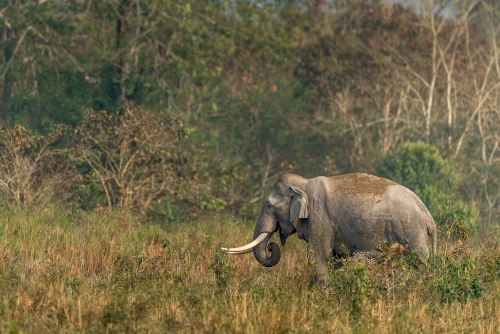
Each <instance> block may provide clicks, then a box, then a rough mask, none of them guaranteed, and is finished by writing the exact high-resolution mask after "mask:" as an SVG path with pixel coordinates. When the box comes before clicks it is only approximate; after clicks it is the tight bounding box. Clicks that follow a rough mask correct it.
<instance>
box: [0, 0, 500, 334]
mask: <svg viewBox="0 0 500 334" xmlns="http://www.w3.org/2000/svg"><path fill="white" fill-rule="evenodd" d="M389 3H390V1H387V2H386V1H377V0H357V1H343V0H332V1H328V0H317V1H305V0H276V1H265V0H263V1H246V0H223V1H220V0H160V1H151V0H136V1H132V0H107V1H91V0H74V1H39V0H37V1H34V0H26V1H20V0H13V1H3V2H1V1H0V46H1V49H2V50H3V52H2V53H0V124H1V125H0V205H1V206H2V208H3V210H2V215H3V216H1V217H0V226H3V228H1V229H0V240H1V242H0V289H1V292H2V293H1V295H2V296H6V297H4V299H2V302H1V303H2V304H1V305H0V315H2V316H1V318H2V319H7V320H1V321H2V322H1V323H0V329H1V330H3V331H7V332H8V331H12V332H16V331H17V330H18V329H19V330H21V331H24V330H26V331H40V330H42V331H43V330H45V331H50V330H51V329H53V326H58V327H57V328H58V329H59V330H60V331H71V330H77V331H78V330H84V331H86V330H88V331H100V330H102V329H103V328H105V329H106V330H108V331H113V330H116V331H118V332H122V331H130V330H136V331H147V330H148V328H146V327H145V326H146V324H149V323H150V322H151V323H153V324H154V326H156V327H154V329H152V331H159V332H161V331H163V330H165V326H167V327H169V326H170V328H174V329H175V330H178V331H207V332H210V331H225V332H235V331H238V332H252V331H254V330H256V331H261V332H269V331H271V332H272V331H274V332H276V331H283V332H286V331H287V330H288V331H294V330H298V331H308V330H312V329H313V328H315V329H319V330H332V329H331V328H333V327H328V326H334V327H335V326H340V327H338V328H343V330H344V331H351V330H361V331H363V330H366V331H369V332H372V331H374V330H375V329H377V328H379V329H380V331H381V332H385V330H392V331H394V332H402V331H407V329H408V328H409V327H408V328H407V327H404V326H410V325H409V324H410V323H412V322H411V321H410V320H409V319H414V318H415V317H416V318H417V319H421V320H416V321H417V322H416V323H413V324H415V326H417V327H418V326H420V327H418V328H421V331H424V332H425V331H431V330H433V331H438V330H443V331H449V332H453V331H456V330H457V329H458V328H460V327H459V326H461V325H460V324H462V325H463V326H465V327H464V328H470V329H471V330H477V329H479V330H481V331H483V332H494V331H497V330H498V328H496V327H488V326H489V324H488V323H487V322H486V321H483V319H485V317H495V319H496V318H497V317H498V314H497V313H498V310H497V309H496V307H495V305H496V304H494V303H493V301H494V300H495V298H496V296H497V295H498V294H499V292H498V291H500V290H499V288H498V286H497V284H496V283H495V278H496V277H497V276H496V275H498V272H499V271H498V268H497V266H498V263H500V254H499V251H498V245H497V241H498V240H497V239H498V238H497V237H498V236H496V234H495V233H496V232H495V231H496V230H495V228H496V226H497V224H498V222H497V212H498V210H499V205H500V203H498V200H499V197H500V168H499V166H498V162H499V158H500V134H499V133H498V131H497V130H498V125H499V124H500V117H499V116H500V114H499V109H498V108H499V103H500V102H499V98H500V40H499V39H500V3H498V1H494V0H421V1H411V2H410V3H411V5H406V4H405V3H404V1H400V2H398V3H397V4H389ZM285 172H295V173H298V174H301V175H303V176H305V177H312V176H317V175H338V174H342V173H348V172H368V173H373V174H377V175H381V176H384V177H387V178H390V179H393V180H395V181H397V182H399V183H401V184H404V185H405V186H407V187H409V188H411V189H412V190H413V191H415V192H416V193H417V194H418V195H419V196H420V197H421V198H422V200H423V201H424V202H425V204H426V205H427V206H428V207H429V210H430V211H431V213H432V214H433V216H434V218H435V220H436V222H437V224H438V229H439V230H440V232H441V233H440V238H441V243H442V245H443V246H442V247H441V249H440V252H439V256H438V257H437V258H436V259H435V260H432V261H431V262H430V263H429V264H428V265H425V266H421V265H418V266H419V267H420V269H419V270H415V269H411V268H413V267H412V264H413V263H411V261H412V260H411V259H412V257H411V256H410V257H409V258H406V259H402V258H399V257H397V258H392V257H391V256H389V255H387V254H388V253H390V250H389V248H387V247H388V246H387V247H386V248H385V250H382V253H384V254H385V255H384V256H389V260H388V261H385V262H383V263H382V264H374V263H368V264H367V263H362V262H359V261H358V260H356V259H348V263H347V264H346V266H345V268H344V269H343V271H341V272H336V273H334V274H332V277H333V276H335V277H338V278H339V280H335V281H334V280H332V282H330V284H329V285H328V286H327V287H326V289H327V293H326V295H327V296H328V298H326V299H325V298H323V296H325V291H323V292H319V291H309V290H307V289H306V285H307V284H306V283H305V282H306V281H307V280H308V272H307V270H308V269H307V268H308V267H307V265H306V263H305V259H303V255H304V254H303V252H302V251H299V250H297V249H303V248H300V247H299V248H297V249H296V250H295V251H290V253H288V252H287V254H286V255H287V260H286V261H287V262H285V263H284V264H283V265H281V264H280V266H281V267H280V268H275V269H272V271H271V272H270V273H268V272H267V271H265V270H264V269H263V268H259V267H258V266H257V265H256V264H255V263H253V262H251V261H252V259H250V258H249V257H246V258H241V259H238V260H237V261H239V262H237V263H238V266H237V268H236V267H235V264H234V259H231V260H229V259H227V258H226V257H224V256H222V255H221V254H215V253H214V249H215V248H216V245H217V244H218V243H219V242H222V241H224V242H228V241H231V242H232V245H236V244H243V243H245V241H247V240H248V238H249V236H250V235H251V226H250V225H251V224H250V222H251V221H253V220H254V219H255V217H256V214H257V212H258V210H259V207H260V205H259V202H260V201H261V200H262V199H263V197H264V196H265V194H266V193H267V192H268V191H269V189H270V188H271V186H272V184H273V183H274V182H275V181H276V179H277V177H278V176H279V175H280V174H282V173H285ZM60 212H64V214H61V213H60ZM18 217H20V218H18ZM52 221H54V222H52ZM102 221H105V222H106V223H103V222H102ZM233 221H236V222H244V223H242V224H236V225H235V224H233V223H231V222H233ZM42 231H43V232H42ZM172 233H173V234H172ZM171 234H172V235H174V237H170V236H169V235H171ZM81 235H85V236H86V237H85V238H83V237H82V236H81ZM160 239H162V240H163V239H167V240H169V242H166V243H165V245H164V246H165V248H164V249H162V248H161V247H160V246H159V245H160V244H161V242H160ZM54 240H55V241H54ZM118 240H119V242H121V243H122V245H120V246H116V247H117V248H113V247H114V246H113V245H115V243H117V242H118ZM174 240H178V241H174ZM233 242H234V243H233ZM454 242H458V243H457V245H455V244H454ZM167 244H169V245H168V246H167ZM33 245H37V246H40V245H41V246H40V247H41V248H40V249H38V247H34V248H33V247H32V246H33ZM471 245H472V246H471ZM192 246H195V247H196V248H197V249H198V251H196V252H194V253H191V251H187V249H188V248H189V247H192ZM30 247H31V248H30ZM287 247H288V246H287ZM470 247H472V248H470ZM290 248H292V249H293V248H295V246H292V247H290ZM186 254H188V255H186ZM185 255H186V256H188V258H184V256H185ZM181 257H182V259H181ZM61 259H63V260H61ZM59 260H61V261H59ZM181 260H182V261H181ZM58 261H59V262H58ZM75 261H76V262H75ZM78 261H80V262H78ZM92 261H94V262H92ZM106 261H107V262H106ZM155 261H159V262H155ZM228 261H229V262H228ZM405 261H407V262H405ZM408 261H410V262H408ZM57 263H59V264H57ZM72 263H73V264H72ZM76 263H79V264H78V265H79V266H80V267H78V268H77V267H75V266H78V265H77V264H76ZM210 263H212V265H211V266H210V267H209V264H210ZM401 268H404V269H401ZM395 271H397V274H396V272H395ZM422 271H423V273H422ZM214 272H215V276H214ZM462 272H463V273H464V274H462ZM457 273H459V274H457ZM454 275H458V276H456V277H455V276H454ZM424 276H427V278H426V279H419V277H424ZM214 277H215V281H214ZM390 280H392V281H391V282H389V281H390ZM68 282H69V283H68ZM283 282H287V283H286V284H284V283H283ZM282 283H283V285H281V284H282ZM339 284H340V285H339ZM387 284H392V285H391V286H392V288H387V287H385V288H384V286H388V285H387ZM269 286H274V287H275V288H270V287H269ZM285 286H287V287H285ZM396 286H397V287H398V288H397V289H396ZM402 286H405V287H406V289H401V287H402ZM199 289H201V290H199ZM198 291H200V292H199V293H198ZM485 292H486V293H485ZM219 296H223V297H221V298H219ZM277 296H282V298H283V299H280V300H276V301H273V300H275V299H276V298H275V297H277ZM471 298H481V299H480V301H477V300H476V301H474V302H475V303H480V304H481V305H482V307H483V306H484V308H482V311H481V312H483V313H484V314H481V315H479V314H477V313H474V314H473V311H475V309H473V308H472V305H473V304H472V303H471V302H470V299H471ZM301 299H307V300H308V303H306V304H307V305H309V306H308V307H306V306H305V304H304V303H299V301H300V300H301ZM427 300H430V302H428V301H427ZM424 302H425V303H426V305H427V306H426V307H421V305H422V303H424ZM214 303H215V306H214V307H213V308H211V307H210V305H211V304H214ZM443 303H445V304H446V303H463V304H462V305H461V306H460V307H461V311H460V312H462V313H460V312H459V313H453V311H452V310H453V306H448V305H447V304H446V306H443ZM311 305H312V306H311ZM247 307H252V308H253V312H248V313H244V314H245V316H244V317H243V318H242V317H241V316H240V317H238V316H237V315H236V313H234V312H236V310H239V311H242V310H246V309H247ZM285 307H291V308H292V309H294V310H295V312H299V313H300V314H306V315H308V316H306V315H304V318H301V319H302V320H300V321H299V320H297V319H295V318H294V317H292V318H287V317H288V316H289V315H287V313H285ZM400 307H403V308H400ZM228 308H229V309H230V310H231V312H232V313H228V315H227V318H226V316H223V315H224V314H225V313H224V312H223V310H226V309H228ZM240 308H243V309H240ZM433 309H439V311H432V310H433ZM165 310H166V311H165ZM191 310H193V311H191ZM239 311H238V312H239ZM37 312H38V313H37ZM190 312H195V313H190ZM196 312H198V313H196ZM377 312H378V313H377ZM311 315H313V316H314V319H313V318H311ZM339 315H340V316H339ZM38 316H40V318H39V319H42V320H39V321H38V320H35V319H37V317H38ZM389 318H391V319H396V320H394V321H395V322H394V323H392V324H391V323H390V322H389V323H387V319H389ZM146 319H147V320H148V321H146ZM234 319H237V321H236V320H234ZM259 319H261V320H262V322H259ZM322 319H323V320H322ZM326 319H329V321H326ZM332 319H333V320H332ZM335 319H336V320H335ZM405 319H406V320H405ZM451 319H454V320H453V321H455V322H453V321H452V320H451ZM467 319H468V320H467ZM357 324H362V325H359V326H358V325H357ZM381 324H384V325H386V324H387V326H389V327H383V326H381ZM1 326H3V327H1ZM162 326H163V327H162ZM269 326H271V327H269ZM325 326H326V327H325ZM360 326H361V327H360ZM398 326H403V327H398ZM412 326H413V325H412ZM412 328H413V327H412ZM339 330H340V329H339ZM340 331H342V330H340Z"/></svg>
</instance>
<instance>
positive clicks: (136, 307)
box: [0, 209, 500, 333]
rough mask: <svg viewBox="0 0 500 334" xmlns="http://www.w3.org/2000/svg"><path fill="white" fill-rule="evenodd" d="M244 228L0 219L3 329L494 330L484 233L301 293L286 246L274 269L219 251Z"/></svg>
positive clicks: (231, 220)
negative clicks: (474, 241) (472, 241)
mask: <svg viewBox="0 0 500 334" xmlns="http://www.w3.org/2000/svg"><path fill="white" fill-rule="evenodd" d="M252 230H253V222H246V221H241V220H238V219H236V220H235V217H233V216H219V217H215V218H211V219H209V220H205V221H193V222H189V223H187V222H186V223H185V224H184V225H178V224H177V225H166V226H165V225H162V226H160V225H155V224H141V223H139V222H138V221H137V220H135V219H134V218H133V217H132V216H130V215H128V214H126V213H123V212H110V213H108V212H99V213H94V214H86V215H81V216H75V217H70V216H68V215H66V214H64V213H61V212H57V211H51V210H45V211H40V212H28V211H25V210H17V209H13V210H8V211H2V212H1V213H0V296H1V298H0V332H10V333H14V332H31V333H33V332H36V333H44V332H46V333H49V332H50V333H53V332H109V333H123V332H148V333H150V332H153V333H155V332H158V333H164V332H169V333H204V332H206V333H213V332H221V333H306V332H312V331H314V332H316V331H319V332H325V333H333V332H335V333H351V332H360V333H403V332H404V333H420V332H441V333H456V332H474V333H495V332H498V331H499V330H500V328H499V325H498V324H500V310H499V308H498V306H497V305H498V303H497V300H498V298H499V297H500V284H499V283H498V279H499V276H500V247H499V245H500V243H499V240H500V239H498V240H497V237H495V236H492V237H491V238H490V240H489V241H488V242H487V243H485V244H482V245H478V246H470V245H468V244H467V243H460V242H457V243H451V242H450V241H449V240H441V242H440V245H439V252H438V254H437V256H435V257H432V258H431V259H430V260H429V261H422V260H420V259H419V257H418V255H417V254H415V253H412V252H409V251H407V250H405V249H404V248H403V247H401V246H400V245H397V244H395V245H388V244H383V245H381V246H380V248H379V256H378V257H377V258H376V259H366V258H363V257H358V256H353V257H348V258H345V259H342V260H341V262H342V267H340V268H339V269H333V268H334V265H333V263H332V265H331V271H330V273H329V276H328V280H327V281H326V282H325V284H324V285H323V286H317V287H313V288H309V280H310V278H311V268H310V267H309V265H308V264H307V259H306V244H305V243H304V242H302V241H300V240H298V239H297V238H294V237H292V238H290V239H289V241H288V242H287V245H286V247H283V248H282V258H281V262H280V263H279V264H278V265H276V266H275V267H272V268H264V267H262V266H261V265H259V264H258V263H257V262H256V261H255V259H254V257H253V256H252V254H247V255H240V256H228V255H226V254H223V253H221V252H219V251H218V249H219V247H220V246H223V247H227V246H236V245H242V244H246V243H248V241H249V240H250V239H251V235H252ZM445 245H446V246H447V247H444V246H445Z"/></svg>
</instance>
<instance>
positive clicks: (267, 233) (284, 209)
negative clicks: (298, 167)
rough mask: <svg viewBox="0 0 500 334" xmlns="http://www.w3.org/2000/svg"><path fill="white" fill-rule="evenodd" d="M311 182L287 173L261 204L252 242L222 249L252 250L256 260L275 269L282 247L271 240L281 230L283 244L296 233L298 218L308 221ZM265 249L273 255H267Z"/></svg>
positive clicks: (236, 251)
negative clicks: (308, 197)
mask: <svg viewBox="0 0 500 334" xmlns="http://www.w3.org/2000/svg"><path fill="white" fill-rule="evenodd" d="M307 182H308V180H307V179H305V178H303V177H301V176H298V175H294V174H284V175H282V176H281V177H280V179H279V180H278V182H276V184H275V185H274V187H273V190H272V191H271V193H270V194H269V195H268V196H267V197H266V198H265V200H264V203H263V204H262V209H261V211H260V215H259V218H258V219H257V223H256V225H255V230H254V234H253V239H254V240H253V241H252V242H251V243H249V244H248V245H245V246H242V247H238V248H223V250H225V251H227V252H228V253H229V254H244V253H249V252H251V251H252V249H253V253H254V255H255V258H256V259H257V261H259V263H261V264H262V265H263V266H265V267H272V266H274V265H276V264H277V263H278V262H279V261H280V256H281V253H280V248H279V246H278V245H277V244H276V243H274V242H272V243H270V244H269V245H268V241H269V239H270V238H271V237H272V235H273V233H274V232H277V231H279V234H280V240H281V244H282V245H285V242H286V239H287V238H288V237H289V236H290V235H292V234H294V233H295V232H296V228H297V225H296V224H297V221H298V220H299V218H307V216H308V205H307V196H306V194H305V192H304V190H305V188H306V186H307ZM266 249H267V250H269V251H270V252H271V255H270V256H268V255H267V253H266Z"/></svg>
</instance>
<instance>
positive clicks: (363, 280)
mask: <svg viewBox="0 0 500 334" xmlns="http://www.w3.org/2000/svg"><path fill="white" fill-rule="evenodd" d="M353 276H354V280H355V282H356V285H355V288H354V293H353V296H352V299H351V310H350V313H349V316H350V317H351V318H352V320H353V321H354V323H355V324H356V326H357V325H358V324H359V322H360V320H361V316H362V314H363V308H364V304H365V303H366V297H367V296H366V293H367V289H368V282H369V279H370V278H369V277H368V276H367V274H366V268H365V267H364V266H362V265H359V266H357V267H356V268H354V272H353Z"/></svg>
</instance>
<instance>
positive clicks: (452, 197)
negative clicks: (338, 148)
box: [376, 142, 477, 234]
mask: <svg viewBox="0 0 500 334" xmlns="http://www.w3.org/2000/svg"><path fill="white" fill-rule="evenodd" d="M376 173H377V175H379V176H382V177H385V178H388V179H390V180H393V181H395V182H398V183H400V184H402V185H404V186H405V187H408V188H409V189H411V190H413V191H414V192H415V194H417V196H419V197H420V198H421V199H422V201H423V202H424V204H425V205H426V206H427V208H428V209H429V211H430V212H431V214H432V216H433V217H434V220H435V221H436V223H437V224H438V225H441V226H444V225H445V224H451V225H452V226H455V227H456V228H459V226H460V229H461V230H463V229H464V228H467V226H469V227H472V226H474V225H475V224H476V222H477V220H476V217H477V211H476V209H475V206H474V203H470V202H466V201H464V200H462V199H461V198H460V197H459V196H458V187H459V185H460V182H461V180H462V175H461V174H460V172H459V169H458V166H457V165H455V164H454V163H453V162H452V161H449V160H446V159H444V158H442V157H441V155H440V154H439V151H438V150H437V148H435V147H434V146H431V145H427V144H425V143H423V142H417V143H411V142H406V143H403V144H401V145H400V146H399V147H398V148H397V149H396V150H395V151H394V152H392V153H390V154H387V155H386V156H385V157H384V158H383V159H382V161H381V162H380V164H379V166H378V167H377V168H376ZM462 234H463V233H462Z"/></svg>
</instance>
